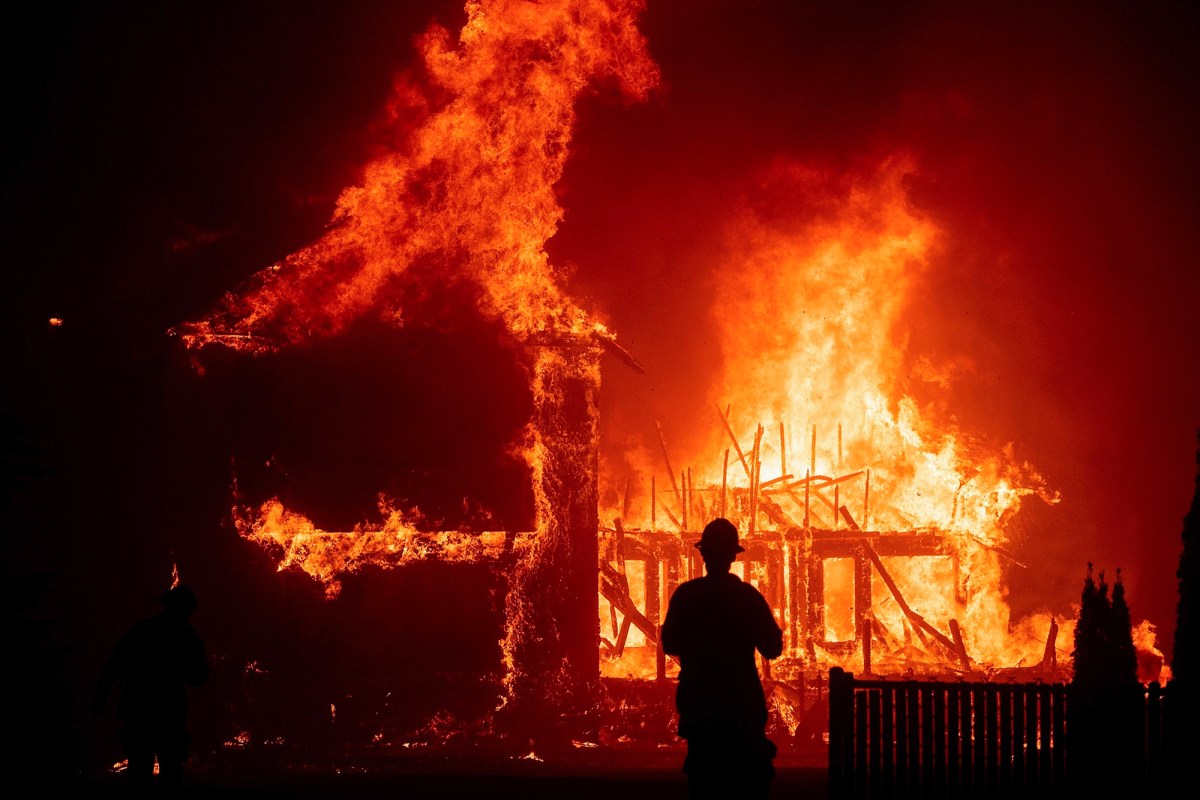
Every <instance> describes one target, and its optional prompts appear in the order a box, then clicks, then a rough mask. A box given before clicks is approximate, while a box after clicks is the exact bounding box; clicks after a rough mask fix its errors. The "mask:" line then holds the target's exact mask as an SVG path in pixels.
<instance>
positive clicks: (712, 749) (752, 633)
mask: <svg viewBox="0 0 1200 800" xmlns="http://www.w3.org/2000/svg"><path fill="white" fill-rule="evenodd" d="M696 547H697V548H699V550H700V555H701V556H702V557H703V558H704V571H705V574H704V577H702V578H694V579H692V580H690V581H687V582H686V583H683V584H681V585H680V586H679V588H678V589H676V590H675V593H674V594H673V595H671V601H670V603H669V605H668V606H667V618H666V619H665V620H664V621H663V626H662V646H663V649H664V650H665V651H666V652H667V653H668V654H670V655H673V656H677V657H678V658H679V686H678V688H677V690H676V694H675V706H676V709H677V710H678V712H679V735H680V737H682V738H683V739H686V740H687V745H688V753H687V758H686V760H685V761H684V766H683V770H684V772H685V773H687V777H688V796H689V797H691V798H766V797H767V793H768V791H769V789H770V785H771V780H772V779H773V778H774V775H775V767H774V764H773V763H772V762H773V759H774V758H775V745H774V743H772V742H771V741H770V740H769V739H768V738H767V736H766V726H767V703H766V699H765V697H764V696H763V688H762V682H761V681H760V680H759V677H758V665H757V664H756V663H755V658H754V653H755V651H756V650H757V651H758V652H759V653H761V654H762V656H763V658H775V657H777V656H778V655H779V654H780V653H781V652H783V631H782V630H780V628H779V625H778V623H776V622H775V617H774V616H773V615H772V614H771V607H770V606H769V605H768V604H767V601H766V600H765V599H764V598H763V596H762V595H761V594H759V592H758V590H757V589H755V588H754V587H753V586H751V585H750V584H749V583H744V582H742V580H741V579H740V578H738V576H737V575H734V574H732V573H731V572H730V567H731V566H732V565H733V562H734V559H736V558H737V554H738V553H740V552H742V551H743V549H744V548H743V547H742V546H741V545H739V544H738V533H737V528H735V527H734V525H733V523H732V522H730V521H729V520H727V519H721V518H718V519H714V520H713V521H712V522H710V523H708V525H706V526H705V527H704V531H703V533H702V534H701V535H700V541H699V542H697V543H696Z"/></svg>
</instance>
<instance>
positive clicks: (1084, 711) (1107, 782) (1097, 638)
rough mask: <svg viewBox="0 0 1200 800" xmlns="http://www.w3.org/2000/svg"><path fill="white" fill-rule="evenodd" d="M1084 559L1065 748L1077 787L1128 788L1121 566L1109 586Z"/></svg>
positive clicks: (1131, 699) (1131, 708)
mask: <svg viewBox="0 0 1200 800" xmlns="http://www.w3.org/2000/svg"><path fill="white" fill-rule="evenodd" d="M1108 592H1109V586H1108V583H1107V582H1106V581H1105V580H1104V573H1103V572H1101V573H1100V580H1099V583H1097V582H1096V581H1095V580H1094V579H1093V577H1092V564H1091V562H1089V563H1088V572H1087V578H1086V579H1085V580H1084V584H1083V592H1082V594H1081V597H1080V601H1081V602H1080V606H1079V619H1078V621H1077V622H1076V626H1075V649H1074V651H1073V653H1072V655H1073V657H1074V674H1073V677H1072V680H1071V711H1070V714H1071V721H1070V723H1069V727H1070V729H1071V731H1072V734H1071V752H1072V756H1071V759H1072V763H1073V765H1074V766H1073V767H1072V769H1073V773H1074V780H1075V781H1076V783H1077V785H1078V787H1079V788H1081V789H1095V790H1101V789H1112V788H1114V787H1116V786H1120V787H1125V788H1129V787H1132V786H1133V785H1134V783H1135V781H1136V776H1137V775H1138V772H1139V769H1138V768H1139V765H1140V763H1141V761H1140V753H1139V752H1138V750H1137V742H1138V739H1137V735H1136V734H1137V731H1138V729H1139V719H1140V717H1139V714H1140V709H1141V706H1140V705H1139V702H1138V701H1139V697H1138V694H1137V693H1138V692H1139V691H1140V690H1141V687H1140V684H1139V683H1138V675H1137V651H1136V649H1135V647H1134V645H1133V626H1132V624H1131V622H1130V616H1129V606H1128V604H1127V603H1126V601H1125V585H1124V583H1122V582H1121V571H1120V570H1117V580H1116V583H1115V584H1114V586H1113V588H1112V599H1111V600H1109V596H1108Z"/></svg>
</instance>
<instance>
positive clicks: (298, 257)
mask: <svg viewBox="0 0 1200 800" xmlns="http://www.w3.org/2000/svg"><path fill="white" fill-rule="evenodd" d="M642 7H643V2H642V0H544V1H543V2H539V3H531V2H527V1H526V0H475V1H474V2H469V3H467V5H466V11H467V23H466V25H465V26H464V27H463V29H462V31H461V33H460V34H459V39H458V43H457V45H455V43H453V42H452V41H451V37H450V35H449V33H448V32H447V31H446V30H445V29H444V28H442V27H440V26H436V25H435V26H433V27H431V28H430V29H429V30H428V32H426V33H425V34H424V36H422V37H421V39H420V41H419V45H420V49H421V53H422V57H423V63H424V76H425V84H424V85H420V84H419V83H418V81H417V80H416V79H414V78H411V77H410V78H407V79H405V80H403V81H400V82H398V85H397V87H396V89H395V92H394V94H393V97H392V100H391V105H390V107H389V111H390V117H389V126H388V127H389V130H388V133H389V134H390V138H391V139H392V140H393V141H394V142H396V143H397V144H396V145H395V149H394V150H393V151H392V152H389V153H387V154H386V155H383V156H381V157H379V158H377V159H375V160H374V161H372V162H371V163H370V164H368V165H367V166H366V168H365V169H364V170H363V179H362V182H361V184H360V185H358V186H354V187H351V188H348V189H346V190H345V191H343V192H342V194H341V196H340V197H339V199H338V201H337V208H336V210H335V212H334V215H333V218H332V220H331V223H330V227H329V230H328V232H327V233H326V234H325V235H324V236H323V237H321V238H320V239H319V240H318V241H316V242H314V243H313V244H311V245H309V246H308V247H305V248H303V249H302V250H300V251H299V252H297V253H294V254H292V255H290V256H288V257H287V258H286V259H284V260H283V261H282V262H281V263H279V264H276V265H273V266H271V267H269V268H267V269H265V270H263V271H261V272H259V273H258V274H257V275H255V276H254V277H253V278H252V279H251V281H250V284H249V285H248V286H247V287H245V288H244V289H243V290H241V291H238V292H235V293H230V294H228V295H226V296H225V297H224V299H223V300H222V302H221V303H220V305H219V307H218V308H217V309H216V311H214V312H213V313H212V314H210V315H209V316H207V317H205V318H204V319H202V320H200V321H198V322H195V323H190V324H187V325H183V326H180V328H179V331H178V332H179V333H180V334H181V335H182V336H183V337H184V339H185V341H187V342H188V344H189V345H190V346H194V347H198V346H203V345H204V344H207V343H209V342H213V341H219V342H222V343H225V344H227V345H229V346H232V347H236V348H239V349H248V350H252V351H257V350H262V349H269V348H271V347H274V346H277V345H278V344H282V343H288V344H297V343H301V342H305V341H307V340H310V339H311V338H313V337H316V336H324V335H331V334H336V333H338V332H340V331H342V330H344V329H345V328H346V327H347V326H348V325H349V324H350V323H351V322H352V321H353V320H354V319H356V318H358V317H360V316H361V315H363V314H364V313H367V312H368V311H370V310H374V311H376V312H378V313H380V314H382V315H384V316H385V317H388V318H391V319H393V320H394V321H396V322H400V321H401V320H402V315H403V313H404V309H403V308H402V307H401V305H402V299H403V297H404V295H405V293H412V292H418V293H419V291H420V289H421V286H422V284H423V283H427V282H429V281H431V280H436V281H440V282H446V283H454V282H458V281H467V282H469V283H471V284H473V285H477V286H478V287H480V289H481V290H482V291H481V296H480V305H481V310H482V311H483V312H484V313H486V314H488V315H489V316H491V317H493V318H497V319H501V320H503V321H504V322H505V323H506V324H507V326H508V327H509V329H510V330H512V331H513V332H514V333H518V334H536V333H543V332H550V333H562V332H575V333H583V332H586V331H587V330H588V329H589V328H590V327H592V324H591V323H589V321H588V320H587V317H586V314H585V313H584V312H583V310H581V309H580V308H578V307H577V306H576V305H575V304H574V303H573V302H572V301H571V300H570V299H569V298H568V297H567V296H566V295H565V294H564V292H563V290H562V289H561V287H560V286H559V283H558V281H557V279H556V275H555V271H554V268H553V266H552V265H551V264H550V261H549V258H548V256H547V255H546V252H545V249H544V245H545V243H546V241H547V240H548V239H549V238H550V237H551V236H553V235H554V233H555V231H556V229H557V226H558V224H559V222H560V221H561V219H562V215H563V211H562V208H561V207H560V206H559V204H558V202H557V199H556V198H555V195H554V185H555V183H557V181H558V180H559V178H560V177H561V176H562V172H563V166H564V164H565V162H566V159H567V153H568V144H569V143H570V140H571V134H572V128H573V126H574V123H575V110H574V103H575V101H576V100H577V99H578V97H579V96H580V94H581V93H582V92H583V91H584V90H585V89H586V88H587V87H588V86H591V85H593V84H596V83H598V82H605V81H608V82H615V84H616V85H617V87H618V88H619V89H620V91H621V92H622V93H623V94H624V95H625V96H626V97H628V98H630V99H637V98H641V97H643V96H644V95H645V94H646V93H647V92H648V91H649V90H650V89H651V88H652V87H653V86H654V85H655V83H656V81H657V80H658V69H657V67H656V65H655V64H654V63H653V61H652V60H651V59H650V57H649V55H648V54H647V52H646V47H645V42H644V40H643V38H642V36H641V34H640V33H639V32H638V31H637V29H636V27H635V25H634V22H635V18H636V16H637V14H638V13H639V12H640V11H641V10H642ZM413 118H416V119H418V120H419V124H417V125H415V126H412V122H411V120H412V119H413ZM410 126H411V127H410Z"/></svg>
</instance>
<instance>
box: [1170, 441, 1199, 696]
mask: <svg viewBox="0 0 1200 800" xmlns="http://www.w3.org/2000/svg"><path fill="white" fill-rule="evenodd" d="M1196 440H1197V446H1196V476H1195V488H1194V489H1193V491H1192V507H1191V508H1190V509H1188V512H1187V514H1186V515H1185V516H1184V518H1183V551H1182V552H1181V553H1180V555H1179V568H1178V569H1177V570H1176V571H1175V577H1176V578H1178V579H1179V600H1178V603H1177V605H1176V607H1175V641H1174V647H1173V648H1172V651H1173V652H1172V655H1171V682H1172V684H1175V683H1177V682H1178V683H1179V684H1185V683H1195V681H1196V670H1197V667H1196V662H1197V656H1196V649H1197V647H1200V628H1198V627H1197V626H1198V625H1200V611H1198V610H1197V607H1196V604H1197V603H1200V598H1198V597H1197V595H1196V593H1197V591H1200V429H1197V431H1196Z"/></svg>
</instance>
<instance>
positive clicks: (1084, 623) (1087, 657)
mask: <svg viewBox="0 0 1200 800" xmlns="http://www.w3.org/2000/svg"><path fill="white" fill-rule="evenodd" d="M1101 587H1103V588H1101ZM1107 616H1108V587H1107V585H1106V584H1105V583H1104V575H1103V573H1101V576H1100V586H1097V585H1096V581H1095V579H1094V578H1093V577H1092V563H1091V562H1090V561H1089V562H1088V569H1087V578H1085V579H1084V581H1083V592H1082V593H1081V596H1080V604H1079V620H1078V621H1077V622H1076V623H1075V649H1074V650H1072V651H1071V658H1072V661H1073V664H1074V671H1073V677H1072V679H1071V682H1072V684H1073V685H1074V686H1076V687H1078V688H1079V689H1080V690H1081V691H1083V692H1085V693H1091V692H1093V691H1095V690H1097V689H1098V688H1099V687H1100V686H1102V685H1103V683H1104V679H1103V675H1104V666H1103V662H1104V657H1103V653H1104V629H1105V627H1106V625H1105V619H1106V617H1107Z"/></svg>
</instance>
